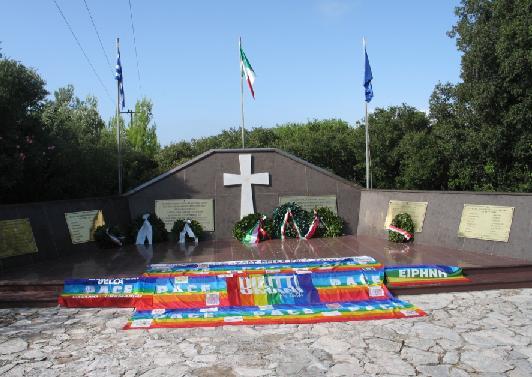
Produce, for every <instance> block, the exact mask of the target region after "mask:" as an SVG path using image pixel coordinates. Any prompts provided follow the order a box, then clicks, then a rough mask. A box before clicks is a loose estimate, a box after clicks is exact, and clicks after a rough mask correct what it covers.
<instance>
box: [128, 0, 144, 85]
mask: <svg viewBox="0 0 532 377" xmlns="http://www.w3.org/2000/svg"><path fill="white" fill-rule="evenodd" d="M128 3H129V18H130V19H131V30H132V31H133V46H134V47H135V58H136V59H137V76H138V78H139V91H140V93H141V94H142V85H141V82H140V68H139V54H138V52H137V39H136V38H135V25H134V24H133V8H132V7H131V0H128Z"/></svg>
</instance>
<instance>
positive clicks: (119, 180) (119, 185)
mask: <svg viewBox="0 0 532 377" xmlns="http://www.w3.org/2000/svg"><path fill="white" fill-rule="evenodd" d="M116 51H117V53H118V52H119V51H120V39H119V38H116ZM116 90H117V96H116V98H117V100H116V145H117V152H118V158H117V160H118V194H119V195H121V194H122V151H121V148H120V80H116Z"/></svg>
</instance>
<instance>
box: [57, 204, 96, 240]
mask: <svg viewBox="0 0 532 377" xmlns="http://www.w3.org/2000/svg"><path fill="white" fill-rule="evenodd" d="M65 220H66V223H67V225H68V231H69V232H70V239H71V240H72V243H73V244H77V243H85V242H89V241H94V230H95V229H96V228H97V227H99V226H100V225H105V221H104V220H103V214H102V211H101V210H94V211H80V212H70V213H65Z"/></svg>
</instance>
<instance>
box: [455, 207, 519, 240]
mask: <svg viewBox="0 0 532 377" xmlns="http://www.w3.org/2000/svg"><path fill="white" fill-rule="evenodd" d="M514 209H515V208H514V207H503V206H490V205H479V204H464V209H463V210H462V218H461V219H460V226H459V227H458V237H463V238H476V239H479V240H486V241H502V242H508V238H509V237H510V228H511V227H512V218H513V215H514Z"/></svg>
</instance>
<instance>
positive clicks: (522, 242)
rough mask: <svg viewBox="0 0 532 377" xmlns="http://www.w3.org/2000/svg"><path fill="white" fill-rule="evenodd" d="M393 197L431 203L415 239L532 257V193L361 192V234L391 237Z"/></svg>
mask: <svg viewBox="0 0 532 377" xmlns="http://www.w3.org/2000/svg"><path fill="white" fill-rule="evenodd" d="M390 201H405V202H427V207H426V212H425V216H424V221H423V229H422V231H421V232H420V233H415V241H414V242H416V243H423V244H428V245H435V246H441V247H447V248H452V249H458V250H467V251H479V252H485V253H489V254H494V255H500V256H507V257H514V258H520V259H526V260H531V261H532V248H531V246H530V245H532V217H531V215H530V214H531V213H532V194H518V193H515V194H514V193H475V192H450V191H395V190H371V191H363V192H362V195H361V199H360V213H359V219H358V229H357V234H358V235H369V236H372V237H378V238H387V237H388V233H387V232H386V231H385V230H384V229H385V222H386V215H387V213H388V211H389V207H390ZM464 209H465V211H466V212H465V213H464ZM464 215H465V216H464Z"/></svg>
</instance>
